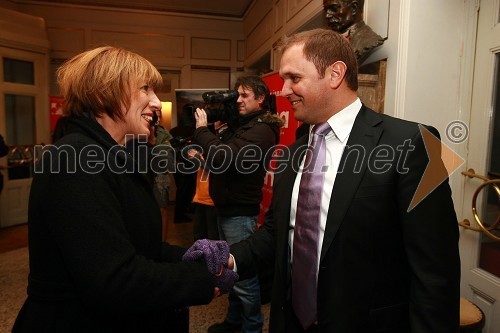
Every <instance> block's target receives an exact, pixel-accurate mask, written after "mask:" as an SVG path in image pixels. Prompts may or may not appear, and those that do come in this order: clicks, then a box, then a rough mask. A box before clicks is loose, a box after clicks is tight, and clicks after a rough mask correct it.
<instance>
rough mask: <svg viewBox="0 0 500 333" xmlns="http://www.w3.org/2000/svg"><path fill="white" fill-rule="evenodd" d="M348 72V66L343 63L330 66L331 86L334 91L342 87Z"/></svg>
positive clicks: (339, 62)
mask: <svg viewBox="0 0 500 333" xmlns="http://www.w3.org/2000/svg"><path fill="white" fill-rule="evenodd" d="M346 71H347V66H346V64H345V63H344V62H343V61H336V62H334V63H333V64H332V65H331V66H330V85H331V87H332V88H333V89H337V88H338V87H340V85H341V84H342V82H343V81H344V77H345V73H346Z"/></svg>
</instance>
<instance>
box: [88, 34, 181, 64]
mask: <svg viewBox="0 0 500 333" xmlns="http://www.w3.org/2000/svg"><path fill="white" fill-rule="evenodd" d="M90 43H91V45H92V46H101V45H116V46H120V47H124V48H126V49H129V50H132V51H135V52H138V53H139V54H141V55H144V56H145V57H147V58H148V59H154V58H158V57H162V58H183V57H184V36H175V35H167V34H152V33H136V32H129V31H106V30H93V31H92V32H91V40H90Z"/></svg>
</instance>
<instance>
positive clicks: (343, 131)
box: [327, 98, 362, 142]
mask: <svg viewBox="0 0 500 333" xmlns="http://www.w3.org/2000/svg"><path fill="white" fill-rule="evenodd" d="M361 106H362V104H361V101H360V100H359V98H356V100H355V101H354V102H353V103H352V104H349V105H348V106H346V107H345V108H344V109H342V110H340V111H339V112H337V113H335V114H334V115H333V116H331V117H330V119H328V124H330V127H331V128H332V132H333V133H334V134H335V136H336V137H337V139H339V141H340V142H344V141H345V140H346V139H347V138H348V137H349V134H350V133H351V129H352V126H353V125H354V121H355V120H356V116H357V115H358V112H359V110H360V109H361ZM327 137H328V136H327Z"/></svg>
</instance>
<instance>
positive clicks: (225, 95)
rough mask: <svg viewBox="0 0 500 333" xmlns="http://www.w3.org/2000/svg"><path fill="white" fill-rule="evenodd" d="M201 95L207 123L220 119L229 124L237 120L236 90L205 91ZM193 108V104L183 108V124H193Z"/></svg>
mask: <svg viewBox="0 0 500 333" xmlns="http://www.w3.org/2000/svg"><path fill="white" fill-rule="evenodd" d="M201 97H202V98H203V101H204V102H205V106H204V107H203V108H204V109H205V112H206V113H207V122H208V123H214V122H216V121H221V122H223V123H227V124H228V125H229V126H231V125H232V124H234V123H235V122H236V121H237V120H238V104H237V103H236V101H237V100H238V97H239V93H238V92H237V91H236V90H223V91H207V92H205V93H203V94H202V95H201ZM195 110H196V107H195V106H191V107H189V108H187V109H185V110H184V114H183V120H184V125H185V126H191V127H194V126H195V124H196V120H195V118H194V112H195Z"/></svg>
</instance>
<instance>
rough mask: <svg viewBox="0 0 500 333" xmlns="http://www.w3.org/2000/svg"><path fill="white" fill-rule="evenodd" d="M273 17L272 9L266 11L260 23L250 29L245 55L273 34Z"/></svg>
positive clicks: (249, 53)
mask: <svg viewBox="0 0 500 333" xmlns="http://www.w3.org/2000/svg"><path fill="white" fill-rule="evenodd" d="M273 19H274V16H273V15H272V11H270V12H269V13H267V15H266V16H265V17H264V19H262V21H261V23H260V24H259V25H258V26H257V27H256V28H255V29H254V30H253V31H252V33H251V34H250V35H248V36H247V40H246V56H247V57H248V56H249V55H251V54H252V53H253V52H254V51H255V50H257V49H258V48H259V47H260V46H262V44H263V43H265V42H266V41H268V40H269V39H270V38H271V37H272V36H273V32H274V20H273Z"/></svg>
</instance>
